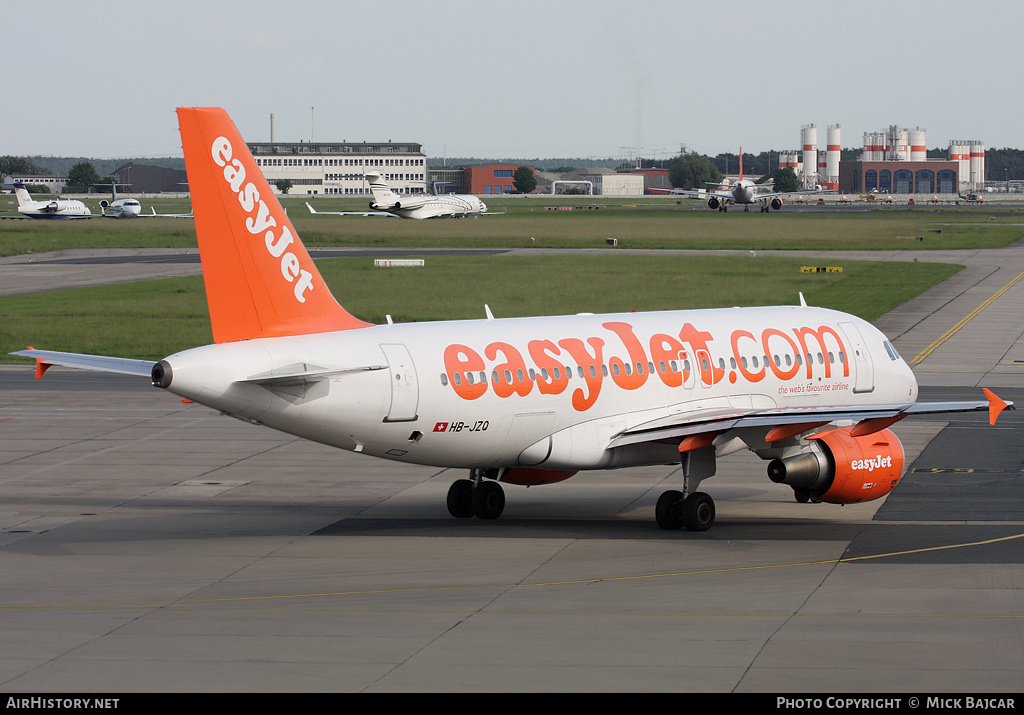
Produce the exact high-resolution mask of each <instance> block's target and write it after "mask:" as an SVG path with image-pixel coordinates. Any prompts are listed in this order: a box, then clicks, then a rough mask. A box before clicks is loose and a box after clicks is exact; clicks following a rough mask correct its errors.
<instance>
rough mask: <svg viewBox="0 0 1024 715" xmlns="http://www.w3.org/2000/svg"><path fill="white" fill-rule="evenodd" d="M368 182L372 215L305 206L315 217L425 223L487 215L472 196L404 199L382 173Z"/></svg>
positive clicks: (368, 177)
mask: <svg viewBox="0 0 1024 715" xmlns="http://www.w3.org/2000/svg"><path fill="white" fill-rule="evenodd" d="M365 178H366V180H367V181H368V182H369V183H370V193H372V194H373V201H371V202H370V208H371V209H373V210H372V211H317V210H316V209H314V208H313V207H312V206H310V205H309V202H306V208H308V209H309V212H310V213H312V214H320V215H326V216H385V217H390V218H415V219H423V218H462V217H463V216H485V215H487V204H485V203H484V202H483V201H481V200H480V199H478V198H477V197H476V196H473V195H472V194H442V195H439V196H427V195H421V196H402V195H401V194H396V193H395V192H393V191H392V190H391V187H390V186H388V185H387V183H386V182H385V181H384V179H383V177H382V176H381V174H380V173H379V172H376V171H369V172H367V173H366V174H365ZM506 211H507V209H506ZM496 213H498V212H496Z"/></svg>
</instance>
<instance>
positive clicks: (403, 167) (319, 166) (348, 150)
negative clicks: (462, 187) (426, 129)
mask: <svg viewBox="0 0 1024 715" xmlns="http://www.w3.org/2000/svg"><path fill="white" fill-rule="evenodd" d="M248 146H249V151H251V152H252V155H253V158H254V159H255V160H256V165H257V166H259V167H260V170H261V171H263V176H265V177H266V179H267V182H268V183H269V184H270V186H271V188H273V189H274V191H275V193H280V190H279V189H278V187H277V185H276V184H277V182H278V181H289V182H291V188H290V189H289V190H288V193H289V194H290V195H293V196H294V195H300V196H370V185H369V184H368V183H367V182H366V179H365V178H363V175H364V174H365V173H366V172H368V171H376V172H379V173H380V174H381V176H383V177H384V181H386V182H387V183H388V185H390V187H391V190H392V191H394V192H395V193H396V194H422V193H424V189H425V186H426V180H427V157H426V155H425V154H424V153H423V147H422V145H421V144H413V143H402V142H358V143H350V142H340V143H339V142H266V143H250V144H248Z"/></svg>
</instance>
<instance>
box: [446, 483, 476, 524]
mask: <svg viewBox="0 0 1024 715" xmlns="http://www.w3.org/2000/svg"><path fill="white" fill-rule="evenodd" d="M448 513H449V514H451V515H452V516H454V517H455V518H456V519H468V518H469V517H471V516H473V482H471V481H470V480H468V479H457V480H456V481H454V482H452V485H451V486H450V487H448Z"/></svg>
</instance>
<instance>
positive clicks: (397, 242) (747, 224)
mask: <svg viewBox="0 0 1024 715" xmlns="http://www.w3.org/2000/svg"><path fill="white" fill-rule="evenodd" d="M305 201H306V200H305V199H289V198H286V199H285V200H284V202H283V203H284V205H285V207H286V208H287V209H288V213H289V216H290V217H291V218H292V222H293V223H294V225H295V228H296V230H297V231H298V233H299V235H300V236H301V237H302V240H303V242H304V243H305V244H306V245H308V246H381V247H383V246H412V247H432V246H443V247H489V248H496V247H500V248H510V247H516V248H522V247H537V248H602V249H605V250H612V249H610V248H609V247H608V245H607V241H606V239H608V238H616V239H618V243H619V246H620V247H623V248H640V249H666V248H676V249H680V248H682V249H741V250H776V249H790V250H833V249H859V250H892V249H894V248H899V249H907V250H919V249H943V250H946V249H957V248H995V247H998V246H1004V245H1007V244H1008V243H1011V242H1013V241H1016V240H1017V239H1019V238H1021V237H1022V236H1024V227H1022V226H1019V225H1012V224H1014V223H1021V222H1022V219H1024V214H1021V213H1018V212H1014V211H1013V210H1012V209H1006V208H999V209H997V208H995V207H992V206H985V207H974V206H972V207H965V206H961V207H952V206H946V207H941V208H935V207H931V206H928V205H923V206H920V207H914V208H912V209H907V208H899V209H896V208H892V207H875V208H871V207H869V206H868V205H866V204H864V205H863V209H864V210H863V212H861V213H825V212H817V211H815V212H807V213H797V212H793V211H787V210H786V209H785V208H784V209H783V210H782V211H781V212H777V213H776V212H773V213H771V214H770V215H765V214H761V213H759V212H757V211H753V212H751V213H744V212H743V211H737V210H736V209H735V208H734V209H733V210H732V211H730V212H728V213H723V214H720V213H718V212H716V211H710V210H708V209H707V208H705V207H704V205H703V204H702V203H699V202H695V201H683V203H681V204H677V203H676V202H675V201H674V200H672V199H670V198H645V199H637V200H636V201H634V202H633V203H632V204H628V205H627V204H624V203H623V200H621V199H620V200H617V202H613V201H612V200H602V199H600V198H597V199H595V198H593V197H590V198H589V199H588V198H586V197H584V198H579V197H576V198H565V199H562V198H561V197H559V198H557V199H555V198H553V197H537V198H535V197H531V198H528V199H522V198H520V199H509V200H507V201H505V200H501V199H495V198H492V199H489V202H490V204H491V205H492V208H497V209H498V210H501V207H503V206H505V205H506V204H507V206H508V213H507V214H505V215H499V216H485V217H480V218H468V219H460V220H435V221H403V220H400V219H384V218H363V217H359V216H313V215H311V214H310V213H309V212H308V210H307V209H306V206H305ZM312 201H313V202H315V206H316V207H317V209H318V210H321V211H328V210H363V209H365V208H366V202H365V201H363V200H361V199H359V200H356V199H348V200H343V199H328V198H321V199H313V200H312ZM150 205H157V202H156V201H153V202H147V203H146V208H147V209H148V207H149V206H150ZM552 205H561V206H589V205H599V206H601V208H600V209H598V210H580V209H578V210H573V211H547V210H545V206H552ZM187 208H188V206H187V205H186V204H182V203H181V202H177V203H166V204H159V205H157V210H158V211H164V212H167V211H183V210H186V209H187ZM992 216H994V217H995V220H990V217H992ZM950 224H951V225H950ZM939 228H941V233H936V232H934V231H933V230H929V229H939ZM918 237H920V238H921V239H923V240H917V238H918ZM195 246H196V239H195V228H194V225H193V223H192V221H191V220H190V219H161V218H156V219H135V220H131V221H114V220H90V221H0V255H4V256H6V255H14V254H21V253H28V252H35V253H39V252H44V251H54V250H63V249H69V248H147V247H173V248H185V247H195Z"/></svg>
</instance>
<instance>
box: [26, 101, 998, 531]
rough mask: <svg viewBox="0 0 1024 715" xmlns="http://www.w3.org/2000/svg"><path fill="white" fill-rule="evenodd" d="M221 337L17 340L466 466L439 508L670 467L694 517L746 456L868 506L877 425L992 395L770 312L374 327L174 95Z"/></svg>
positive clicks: (271, 416) (281, 426)
mask: <svg viewBox="0 0 1024 715" xmlns="http://www.w3.org/2000/svg"><path fill="white" fill-rule="evenodd" d="M178 121H179V125H180V130H181V137H182V145H183V148H184V152H185V163H186V168H187V171H188V180H189V185H190V187H191V191H192V200H193V207H194V211H195V221H196V232H197V235H198V239H199V248H200V253H201V257H202V264H203V278H204V280H205V284H206V294H207V300H208V303H209V308H210V318H211V322H212V325H213V335H214V341H215V343H214V344H213V345H207V346H205V347H199V348H194V349H191V350H185V351H183V352H179V353H176V354H174V355H171V356H170V357H167V358H165V359H163V360H161V361H159V362H157V363H152V362H147V361H141V360H124V359H119V358H112V357H102V356H91V355H78V354H71V353H58V352H50V351H42V350H26V351H21V352H18V353H15V354H16V355H26V356H29V357H34V358H36V360H37V368H36V375H37V377H39V376H41V375H42V373H43V372H44V371H45V370H46V368H47V367H49V366H50V365H65V366H71V367H78V368H84V369H93V370H104V371H112V372H122V373H128V374H132V375H144V376H146V377H149V378H150V379H151V380H152V383H153V384H154V385H155V386H157V387H159V388H162V389H165V390H168V391H170V392H172V393H175V394H177V395H180V396H182V397H185V398H188V399H190V400H193V401H195V402H198V403H201V404H203V405H207V406H209V407H212V408H214V409H217V410H221V411H223V412H226V413H229V414H232V415H236V416H238V417H241V418H244V419H246V420H251V421H254V422H258V423H260V424H264V425H267V426H269V427H272V428H274V429H277V430H281V431H283V432H287V433H290V434H294V435H298V436H300V437H304V438H307V439H311V440H315V441H317V442H322V443H325V444H330V445H334V446H336V447H340V448H342V449H348V450H352V451H355V452H362V453H364V454H369V455H374V456H377V457H382V458H385V459H393V460H399V461H404V462H411V463H416V464H427V465H437V466H443V467H453V468H462V469H466V470H468V471H469V477H468V478H465V479H459V480H457V481H455V482H454V484H452V486H451V488H450V490H449V493H448V509H449V511H450V512H451V514H452V515H453V516H455V517H459V518H464V517H472V516H476V517H477V518H481V519H494V518H497V517H498V516H499V515H500V514H501V512H502V509H503V508H504V504H505V494H504V490H503V488H502V486H501V485H502V484H517V485H540V484H549V483H553V482H558V481H561V480H564V479H568V478H569V477H571V476H572V475H573V474H575V473H576V472H577V471H579V470H599V469H612V468H616V467H625V466H631V465H649V464H680V465H681V467H682V469H681V478H680V484H679V487H680V488H679V489H674V490H669V491H667V492H665V493H664V494H663V495H662V496H661V497H660V498H659V499H658V502H657V505H656V509H655V512H656V517H657V522H658V524H659V525H660V526H662V527H663V528H666V529H679V528H682V527H685V528H687V529H689V530H704V529H707V528H709V527H710V526H711V525H712V523H713V521H714V518H715V505H714V501H713V500H712V498H711V497H710V496H709V495H708V494H706V493H704V492H701V491H698V487H699V485H700V484H701V482H702V481H703V480H705V479H707V478H709V477H711V476H713V475H714V474H715V464H716V459H717V457H720V456H722V455H724V454H729V453H731V452H735V451H737V450H741V449H748V450H751V451H753V452H754V453H755V454H757V455H758V456H760V457H761V458H762V459H765V460H767V461H768V462H769V464H768V475H769V477H770V478H771V479H772V480H773V481H775V482H778V483H781V484H786V485H788V486H789V487H790V488H792V489H793V490H794V492H795V494H796V497H797V498H798V499H800V500H814V501H820V502H829V503H833V504H848V503H854V502H861V501H866V500H870V499H877V498H879V497H881V496H884V495H886V494H888V493H889V492H890V491H892V489H893V488H895V487H896V485H897V483H898V482H899V481H900V477H901V474H902V470H903V449H902V447H901V445H900V442H899V440H898V439H897V437H896V435H895V434H894V433H893V432H892V431H891V430H890V429H888V428H889V426H890V425H892V424H893V423H894V422H896V421H897V420H899V419H902V418H903V417H906V416H907V415H911V414H921V413H929V412H953V411H966V410H984V409H987V410H989V416H990V420H991V421H992V422H994V421H995V418H996V416H997V415H998V414H999V411H1000V410H1001V409H1003V408H1004V407H1006V406H1007V403H1005V402H1003V401H1001V400H1000V399H999V398H998V397H996V396H995V395H993V394H992V393H990V392H988V391H986V394H987V397H988V399H987V400H981V401H978V402H946V403H930V404H928V403H918V402H917V382H916V380H915V379H914V374H913V373H912V372H911V370H910V368H909V367H908V365H907V364H906V362H904V361H903V359H901V358H900V356H899V355H898V354H897V353H896V350H895V349H894V348H893V346H892V345H891V344H890V343H889V341H888V340H887V339H886V337H885V335H883V334H882V333H880V332H879V331H878V330H876V329H875V328H874V327H872V326H871V325H870V324H869V323H866V322H865V321H863V320H860V319H859V318H857V317H855V316H852V315H847V314H844V313H840V312H836V311H833V310H826V309H822V308H814V307H808V306H806V305H804V304H803V300H801V305H798V306H779V307H763V308H730V309H721V310H681V311H664V312H652V313H622V314H611V315H575V316H553V317H538V318H511V319H502V320H495V319H493V318H492V317H491V316H490V315H489V314H488V317H487V319H483V320H469V321H446V322H431V323H411V324H400V325H394V324H387V325H371V324H369V323H365V322H363V321H362V320H359V319H358V318H356V317H354V316H352V315H351V314H349V313H348V312H347V311H346V310H345V309H344V308H342V307H341V305H339V304H338V302H337V301H335V299H334V297H333V296H332V295H331V293H330V292H329V290H328V289H327V286H326V285H325V284H324V282H323V279H322V278H321V276H320V273H319V272H318V271H317V268H316V266H315V265H314V264H313V262H312V261H311V260H310V257H309V254H308V253H307V252H306V249H305V248H304V247H303V245H302V243H301V241H300V240H299V237H298V235H297V234H296V232H295V229H294V228H293V226H292V224H291V222H290V221H289V219H288V216H287V214H285V212H284V210H283V209H282V207H281V205H280V204H279V203H278V201H277V200H276V199H275V197H274V193H273V191H271V189H270V187H269V186H268V185H267V182H266V181H265V180H264V178H263V175H262V174H261V173H260V170H259V168H258V167H257V166H256V164H255V162H254V161H253V159H252V156H251V155H250V154H249V151H248V149H247V147H246V144H245V142H244V141H243V140H242V137H241V136H239V134H238V131H237V130H236V128H235V126H234V124H233V123H232V122H231V120H230V119H229V117H228V116H227V114H226V113H225V112H224V111H223V110H221V109H199V108H182V109H178Z"/></svg>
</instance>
